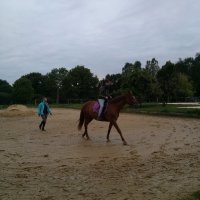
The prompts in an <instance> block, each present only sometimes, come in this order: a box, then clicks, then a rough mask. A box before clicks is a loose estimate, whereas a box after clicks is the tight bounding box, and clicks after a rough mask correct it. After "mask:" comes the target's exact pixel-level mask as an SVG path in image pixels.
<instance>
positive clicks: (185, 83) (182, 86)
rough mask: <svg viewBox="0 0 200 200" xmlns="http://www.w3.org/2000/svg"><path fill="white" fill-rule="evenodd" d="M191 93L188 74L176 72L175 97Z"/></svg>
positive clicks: (190, 94)
mask: <svg viewBox="0 0 200 200" xmlns="http://www.w3.org/2000/svg"><path fill="white" fill-rule="evenodd" d="M192 95H193V88H192V84H191V82H190V81H189V79H188V76H187V75H185V74H182V73H179V74H177V80H176V96H177V97H188V96H189V97H190V96H192Z"/></svg>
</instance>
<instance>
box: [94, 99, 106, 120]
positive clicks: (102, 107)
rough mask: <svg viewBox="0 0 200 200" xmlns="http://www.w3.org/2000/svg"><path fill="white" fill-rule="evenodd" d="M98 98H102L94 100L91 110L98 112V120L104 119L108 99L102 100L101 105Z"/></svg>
mask: <svg viewBox="0 0 200 200" xmlns="http://www.w3.org/2000/svg"><path fill="white" fill-rule="evenodd" d="M100 100H102V99H98V100H97V101H96V102H95V104H94V105H93V112H96V113H98V118H97V120H99V121H105V117H104V113H105V111H106V108H107V105H108V101H106V100H104V103H103V105H101V103H100ZM99 112H100V113H99Z"/></svg>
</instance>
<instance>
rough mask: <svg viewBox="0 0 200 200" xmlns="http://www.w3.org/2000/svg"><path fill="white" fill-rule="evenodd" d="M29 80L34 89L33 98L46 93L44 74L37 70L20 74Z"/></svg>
mask: <svg viewBox="0 0 200 200" xmlns="http://www.w3.org/2000/svg"><path fill="white" fill-rule="evenodd" d="M22 77H24V78H27V79H29V80H30V81H31V84H32V87H33V89H34V98H35V99H38V98H40V97H41V96H46V95H47V94H48V93H47V89H46V87H47V80H46V77H45V76H44V75H42V74H41V73H37V72H32V73H30V74H27V75H24V76H22Z"/></svg>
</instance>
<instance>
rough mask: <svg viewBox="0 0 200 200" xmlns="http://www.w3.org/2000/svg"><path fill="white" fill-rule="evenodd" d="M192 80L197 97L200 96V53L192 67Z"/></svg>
mask: <svg viewBox="0 0 200 200" xmlns="http://www.w3.org/2000/svg"><path fill="white" fill-rule="evenodd" d="M191 79H192V82H193V87H194V91H195V95H196V96H200V53H197V54H196V56H195V59H194V62H193V65H192V67H191Z"/></svg>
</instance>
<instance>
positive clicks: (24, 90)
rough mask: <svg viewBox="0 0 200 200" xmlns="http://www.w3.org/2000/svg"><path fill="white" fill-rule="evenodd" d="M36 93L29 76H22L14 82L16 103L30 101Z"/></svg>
mask: <svg viewBox="0 0 200 200" xmlns="http://www.w3.org/2000/svg"><path fill="white" fill-rule="evenodd" d="M33 94H34V90H33V87H32V84H31V81H30V80H29V79H27V78H24V77H22V78H20V79H18V80H16V81H15V82H14V84H13V98H14V101H15V102H16V103H24V104H26V103H30V102H31V100H32V97H33Z"/></svg>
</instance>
